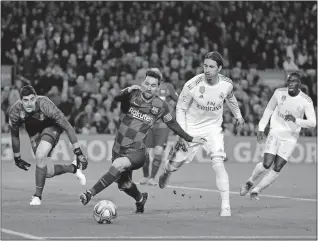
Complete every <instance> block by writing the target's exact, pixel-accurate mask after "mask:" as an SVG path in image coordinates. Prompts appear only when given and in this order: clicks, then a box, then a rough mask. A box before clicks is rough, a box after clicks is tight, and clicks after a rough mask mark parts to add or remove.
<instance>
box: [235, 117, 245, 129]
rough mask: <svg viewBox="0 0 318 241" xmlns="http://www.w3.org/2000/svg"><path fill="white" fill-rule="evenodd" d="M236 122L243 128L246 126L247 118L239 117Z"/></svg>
mask: <svg viewBox="0 0 318 241" xmlns="http://www.w3.org/2000/svg"><path fill="white" fill-rule="evenodd" d="M235 124H236V126H238V127H240V128H242V127H243V126H244V124H245V120H244V119H243V118H239V119H237V120H236V123H235Z"/></svg>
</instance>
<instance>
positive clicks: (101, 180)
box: [99, 178, 107, 187]
mask: <svg viewBox="0 0 318 241" xmlns="http://www.w3.org/2000/svg"><path fill="white" fill-rule="evenodd" d="M99 181H100V182H101V184H103V186H104V187H106V186H107V182H106V181H105V179H104V178H101V179H100V180H99Z"/></svg>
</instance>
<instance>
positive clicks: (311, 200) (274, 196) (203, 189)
mask: <svg viewBox="0 0 318 241" xmlns="http://www.w3.org/2000/svg"><path fill="white" fill-rule="evenodd" d="M167 187H169V188H175V189H185V190H192V191H201V192H217V193H219V190H216V189H207V188H197V187H184V186H172V185H167ZM230 193H232V194H240V193H239V192H230ZM260 197H268V198H281V199H290V200H295V201H307V202H317V199H310V198H302V197H287V196H277V195H268V194H262V195H260Z"/></svg>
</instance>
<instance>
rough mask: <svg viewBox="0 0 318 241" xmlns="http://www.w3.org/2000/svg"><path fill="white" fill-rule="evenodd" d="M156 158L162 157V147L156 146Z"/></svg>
mask: <svg viewBox="0 0 318 241" xmlns="http://www.w3.org/2000/svg"><path fill="white" fill-rule="evenodd" d="M154 154H155V156H162V154H163V147H162V146H156V147H155V149H154Z"/></svg>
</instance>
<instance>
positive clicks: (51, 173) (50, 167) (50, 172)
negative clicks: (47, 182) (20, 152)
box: [46, 162, 55, 178]
mask: <svg viewBox="0 0 318 241" xmlns="http://www.w3.org/2000/svg"><path fill="white" fill-rule="evenodd" d="M54 174H55V171H54V165H53V164H52V163H50V162H49V163H47V173H46V178H51V177H54Z"/></svg>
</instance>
